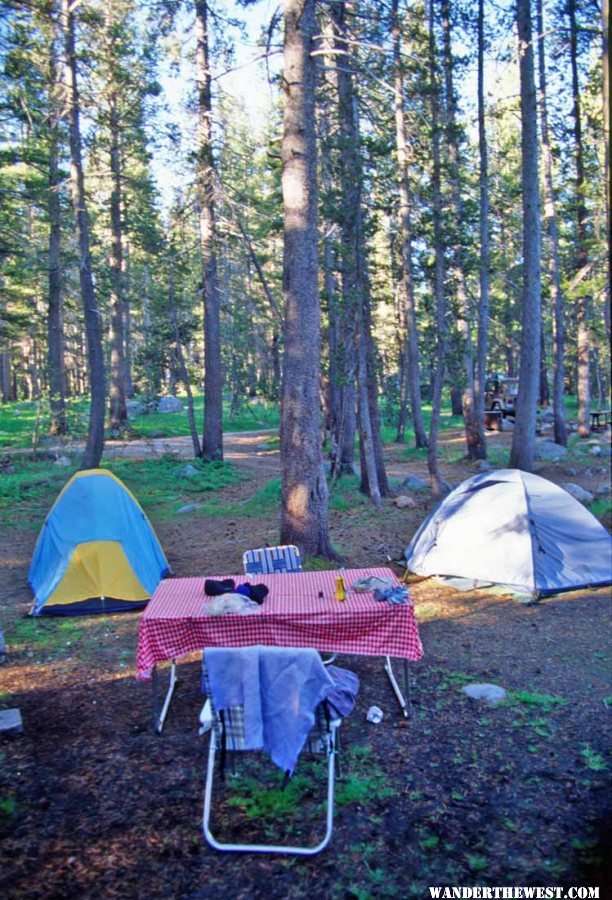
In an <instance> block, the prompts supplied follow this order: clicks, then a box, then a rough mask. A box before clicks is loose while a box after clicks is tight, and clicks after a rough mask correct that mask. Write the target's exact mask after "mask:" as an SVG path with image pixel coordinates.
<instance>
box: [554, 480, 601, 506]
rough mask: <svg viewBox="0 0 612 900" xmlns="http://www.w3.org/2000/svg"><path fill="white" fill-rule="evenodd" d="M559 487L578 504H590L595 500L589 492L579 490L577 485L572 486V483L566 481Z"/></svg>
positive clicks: (582, 489)
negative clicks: (578, 502)
mask: <svg viewBox="0 0 612 900" xmlns="http://www.w3.org/2000/svg"><path fill="white" fill-rule="evenodd" d="M561 487H562V488H563V490H564V491H567V493H568V494H571V495H572V497H573V498H574V499H575V500H579V501H580V503H592V502H593V500H594V499H595V498H594V496H593V494H592V493H591V492H590V491H585V489H584V488H581V487H580V485H579V484H574V482H573V481H566V482H565V483H564V484H562V485H561Z"/></svg>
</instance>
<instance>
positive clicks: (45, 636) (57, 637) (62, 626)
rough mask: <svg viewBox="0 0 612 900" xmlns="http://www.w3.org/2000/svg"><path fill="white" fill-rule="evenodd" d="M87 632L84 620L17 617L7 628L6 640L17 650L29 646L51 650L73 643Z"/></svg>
mask: <svg viewBox="0 0 612 900" xmlns="http://www.w3.org/2000/svg"><path fill="white" fill-rule="evenodd" d="M84 634H85V631H84V630H83V627H82V621H81V622H77V621H76V620H75V619H72V618H66V619H63V618H59V619H58V618H54V619H53V621H51V620H49V619H41V618H35V619H30V618H28V619H16V620H15V621H14V622H13V623H12V625H10V626H9V627H8V628H7V630H6V642H7V644H9V645H10V646H11V648H12V649H15V650H18V651H19V650H25V649H26V648H28V647H36V648H40V649H45V650H48V651H50V652H53V651H58V650H59V649H63V648H64V647H65V646H66V645H67V644H69V645H72V644H73V643H74V642H76V641H78V640H79V639H80V638H82V637H83V636H84Z"/></svg>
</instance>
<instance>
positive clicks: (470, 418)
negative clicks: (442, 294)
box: [441, 0, 486, 459]
mask: <svg viewBox="0 0 612 900" xmlns="http://www.w3.org/2000/svg"><path fill="white" fill-rule="evenodd" d="M441 16H442V35H443V47H444V54H443V58H444V81H445V93H446V123H445V132H446V143H447V152H448V162H449V178H450V190H451V208H452V214H453V222H454V229H455V233H454V237H453V248H452V265H453V281H454V286H455V292H456V297H457V309H458V313H459V321H458V328H459V334H460V335H461V341H462V350H463V367H464V373H463V377H464V378H465V386H464V390H463V408H462V413H463V420H464V428H465V441H466V446H467V455H468V458H469V459H484V458H485V457H486V446H485V437H484V428H483V427H482V426H481V427H480V428H479V427H478V420H477V418H476V404H475V399H474V346H473V340H472V326H471V311H470V308H469V303H468V291H467V285H466V276H465V253H464V250H463V246H462V237H461V231H460V229H461V225H462V223H463V221H464V218H465V216H464V210H463V201H462V189H463V186H462V184H461V174H460V170H459V137H458V125H457V100H456V96H455V85H454V80H453V52H452V45H451V22H450V3H449V0H441ZM453 413H454V410H453Z"/></svg>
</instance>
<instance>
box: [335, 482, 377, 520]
mask: <svg viewBox="0 0 612 900" xmlns="http://www.w3.org/2000/svg"><path fill="white" fill-rule="evenodd" d="M366 505H367V506H369V505H370V501H369V500H368V498H367V497H366V496H365V495H364V494H362V493H361V491H360V490H359V478H358V477H357V476H356V475H343V476H342V478H340V479H339V480H338V481H336V482H335V484H330V487H329V508H330V509H333V510H336V511H337V512H350V511H352V510H355V509H359V508H360V507H364V506H366Z"/></svg>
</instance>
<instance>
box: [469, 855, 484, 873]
mask: <svg viewBox="0 0 612 900" xmlns="http://www.w3.org/2000/svg"><path fill="white" fill-rule="evenodd" d="M467 864H468V866H469V868H470V870H471V871H472V872H484V871H485V870H486V869H487V867H488V865H489V864H488V862H487V860H486V858H485V857H484V856H478V855H476V854H472V853H471V854H470V855H469V856H468V858H467Z"/></svg>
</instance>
